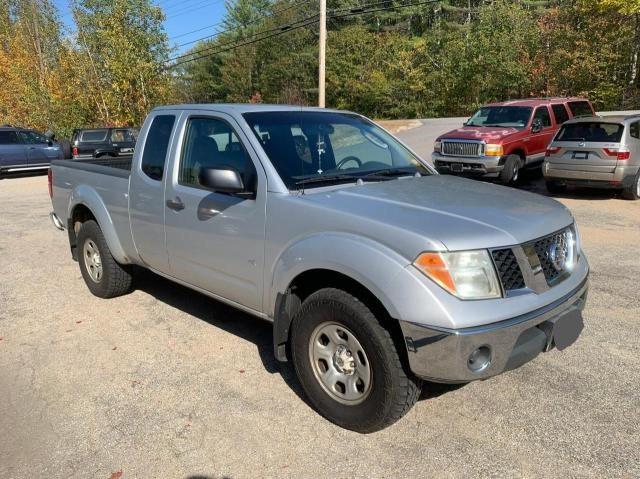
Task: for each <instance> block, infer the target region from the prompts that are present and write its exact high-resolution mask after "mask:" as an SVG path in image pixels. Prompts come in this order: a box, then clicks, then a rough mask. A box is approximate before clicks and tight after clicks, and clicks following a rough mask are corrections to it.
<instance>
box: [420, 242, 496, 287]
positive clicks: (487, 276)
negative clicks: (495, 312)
mask: <svg viewBox="0 0 640 479" xmlns="http://www.w3.org/2000/svg"><path fill="white" fill-rule="evenodd" d="M413 264H414V266H415V267H416V268H418V269H419V270H420V271H422V273H424V274H425V275H426V276H427V277H429V278H430V279H432V280H433V281H435V282H436V283H437V284H438V285H440V286H442V287H443V288H444V289H446V290H447V291H449V292H450V293H451V294H453V295H455V296H457V297H458V298H460V299H489V298H500V297H502V290H501V289H500V283H499V282H498V276H497V275H496V270H495V268H494V266H493V261H492V260H491V256H490V255H489V252H488V251H487V250H475V251H456V252H434V253H430V252H426V253H422V254H420V255H419V256H418V257H417V258H416V259H415V261H414V262H413Z"/></svg>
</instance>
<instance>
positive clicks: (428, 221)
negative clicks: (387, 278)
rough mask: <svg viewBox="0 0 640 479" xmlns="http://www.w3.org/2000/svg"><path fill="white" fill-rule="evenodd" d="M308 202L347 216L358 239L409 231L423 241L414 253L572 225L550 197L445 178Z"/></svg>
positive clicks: (507, 242)
mask: <svg viewBox="0 0 640 479" xmlns="http://www.w3.org/2000/svg"><path fill="white" fill-rule="evenodd" d="M305 199H306V200H307V201H311V202H313V203H316V205H317V206H319V207H321V208H323V209H327V208H328V209H331V210H334V212H335V213H338V214H343V215H344V214H346V215H348V216H349V217H350V218H351V223H350V224H351V225H352V226H351V228H352V229H353V230H354V233H357V234H361V235H362V234H364V232H365V231H367V228H369V227H370V226H371V223H372V222H375V223H376V224H377V225H378V227H379V228H380V229H376V230H374V231H376V234H377V233H379V234H381V235H383V234H384V235H385V236H386V234H387V233H390V231H391V230H393V232H394V233H393V234H395V235H397V234H398V231H405V232H406V233H407V236H411V237H413V238H420V241H418V243H419V244H415V245H414V247H415V248H421V247H424V246H425V245H429V244H431V245H433V244H442V245H444V247H445V248H447V249H449V250H451V251H453V250H468V249H481V248H495V247H502V246H512V245H516V244H521V243H525V242H528V241H530V240H533V239H536V238H539V237H541V236H545V235H547V234H550V233H553V232H554V231H557V230H560V229H562V228H564V227H566V226H568V225H570V224H571V223H572V222H573V218H572V216H571V213H570V212H569V210H568V209H567V208H566V207H564V206H563V205H562V204H561V203H559V202H557V201H555V200H553V199H551V198H547V197H544V196H540V195H537V194H533V193H529V192H526V191H520V190H516V189H513V188H508V187H505V186H500V185H494V184H491V183H484V182H480V181H475V180H469V179H466V178H460V177H455V176H445V175H433V176H426V177H422V178H414V177H412V178H400V179H396V180H390V181H385V182H379V183H365V184H363V185H354V186H347V187H341V188H339V189H335V190H331V191H327V190H324V191H322V192H318V191H317V192H313V190H308V191H307V194H306V195H305ZM359 219H360V221H358V220H359ZM368 236H375V234H374V235H368ZM407 239H408V238H403V240H407ZM401 242H402V243H403V242H404V241H398V243H401ZM414 243H415V242H414ZM417 252H419V251H405V253H406V254H408V255H413V254H415V253H417Z"/></svg>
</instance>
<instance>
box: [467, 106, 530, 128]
mask: <svg viewBox="0 0 640 479" xmlns="http://www.w3.org/2000/svg"><path fill="white" fill-rule="evenodd" d="M532 110H533V109H532V108H531V107H528V106H483V107H482V108H480V109H479V110H478V111H477V112H475V113H474V114H473V116H472V117H471V118H469V121H468V122H467V124H466V125H467V126H497V127H504V128H524V127H526V126H527V125H528V124H529V118H531V111H532Z"/></svg>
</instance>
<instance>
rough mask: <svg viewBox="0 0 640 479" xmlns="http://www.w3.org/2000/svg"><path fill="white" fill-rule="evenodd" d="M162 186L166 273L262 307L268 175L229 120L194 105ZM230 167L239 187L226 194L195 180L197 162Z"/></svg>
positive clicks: (221, 295)
mask: <svg viewBox="0 0 640 479" xmlns="http://www.w3.org/2000/svg"><path fill="white" fill-rule="evenodd" d="M181 122H182V124H181V125H179V127H178V128H179V131H181V140H180V146H179V150H178V152H177V156H176V161H175V162H174V163H173V171H172V172H171V176H170V177H169V178H167V183H166V186H165V188H166V190H165V200H166V204H165V232H166V241H167V251H168V254H169V266H170V270H171V274H172V276H174V277H176V278H177V279H179V280H182V281H184V282H186V283H189V284H191V285H193V286H196V287H198V288H201V289H203V290H206V291H208V292H210V293H213V294H214V295H217V296H220V297H222V298H225V299H227V300H231V301H233V302H235V303H237V304H240V305H242V306H245V307H247V308H250V309H253V310H256V311H260V310H261V306H262V273H263V268H264V240H265V221H266V214H265V204H266V192H267V188H266V176H265V174H264V170H263V169H262V166H261V165H260V163H259V161H258V159H257V158H256V157H255V156H252V154H253V151H252V150H249V148H247V147H246V146H245V145H248V141H247V140H246V138H245V137H244V134H243V133H242V132H241V130H240V129H239V128H236V125H235V122H234V120H233V119H232V118H231V117H229V116H227V115H223V114H219V115H212V114H203V113H202V112H197V113H196V112H194V113H193V114H190V115H185V116H184V117H183V118H182V119H181ZM206 167H210V168H211V167H215V168H226V169H228V168H232V169H235V170H237V171H238V172H239V173H240V176H241V178H242V180H243V183H244V186H245V191H244V192H243V193H239V194H226V193H219V192H216V191H212V190H210V189H208V188H206V187H204V186H203V185H201V184H200V180H199V173H200V170H201V169H202V168H206Z"/></svg>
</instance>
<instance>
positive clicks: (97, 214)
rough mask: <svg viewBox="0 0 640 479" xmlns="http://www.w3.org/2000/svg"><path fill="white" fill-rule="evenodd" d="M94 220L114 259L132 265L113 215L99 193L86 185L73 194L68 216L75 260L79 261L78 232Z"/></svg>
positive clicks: (70, 241) (70, 245)
mask: <svg viewBox="0 0 640 479" xmlns="http://www.w3.org/2000/svg"><path fill="white" fill-rule="evenodd" d="M88 220H94V221H95V222H96V223H98V226H99V227H100V230H101V231H102V234H103V235H104V237H105V240H106V242H107V245H108V246H109V250H110V252H111V255H112V256H113V257H114V259H115V260H116V261H117V262H119V263H122V264H127V263H130V262H131V261H129V259H128V257H127V255H126V253H125V252H124V249H123V248H122V244H121V243H120V239H119V238H118V235H117V233H116V230H115V227H114V224H113V221H112V219H111V215H110V214H109V211H108V210H107V207H106V205H105V204H104V202H103V201H102V199H101V198H100V196H99V195H98V193H97V192H96V191H95V190H94V189H92V188H90V187H87V186H86V185H81V186H79V187H78V188H76V189H75V190H74V191H73V193H72V194H71V201H70V205H69V213H68V215H67V232H68V235H69V247H70V248H71V256H72V257H73V259H74V260H77V259H78V251H77V250H78V244H77V241H78V231H79V230H80V226H81V225H82V223H84V222H85V221H88Z"/></svg>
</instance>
